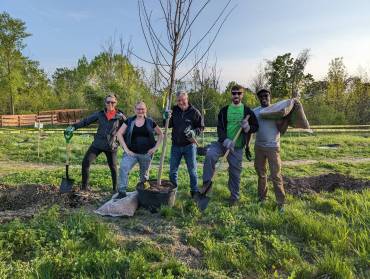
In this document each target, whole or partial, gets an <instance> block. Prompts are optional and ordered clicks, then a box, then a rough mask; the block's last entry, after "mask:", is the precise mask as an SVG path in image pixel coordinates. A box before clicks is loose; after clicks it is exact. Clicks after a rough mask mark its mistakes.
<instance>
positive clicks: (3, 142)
mask: <svg viewBox="0 0 370 279" xmlns="http://www.w3.org/2000/svg"><path fill="white" fill-rule="evenodd" d="M37 137H38V135H37V134H0V160H10V161H20V162H40V163H47V164H61V163H64V162H65V141H64V138H63V136H62V132H60V133H56V134H46V136H45V137H44V138H43V139H42V140H41V144H40V158H38V157H37ZM214 140H215V138H214V137H212V136H210V137H207V138H206V143H210V142H212V141H214ZM92 141H93V136H92V135H87V134H84V135H75V136H74V137H73V139H72V156H71V164H80V163H81V161H82V158H83V156H84V154H85V152H86V150H87V148H88V147H89V145H90V144H91V142H92ZM333 143H337V144H340V147H339V148H337V149H321V148H319V147H320V146H321V145H325V144H333ZM281 146H282V150H281V156H282V159H283V160H298V159H328V158H330V159H336V158H343V157H354V158H364V157H370V137H369V134H363V135H350V134H334V135H321V134H314V135H309V134H305V133H302V134H290V133H288V134H287V135H286V136H283V137H282V140H281ZM169 150H170V148H167V154H169ZM252 150H253V148H252ZM121 157H122V150H121V149H119V153H118V158H121ZM198 159H199V162H201V161H202V159H203V158H202V157H199V158H198ZM158 161H159V152H157V153H156V154H155V158H154V164H156V163H158ZM105 162H106V158H105V156H104V155H101V156H99V157H98V159H97V162H96V163H97V164H105Z"/></svg>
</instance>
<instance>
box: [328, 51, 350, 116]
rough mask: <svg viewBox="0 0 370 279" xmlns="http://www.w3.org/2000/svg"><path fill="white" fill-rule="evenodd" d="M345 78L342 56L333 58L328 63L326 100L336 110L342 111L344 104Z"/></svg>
mask: <svg viewBox="0 0 370 279" xmlns="http://www.w3.org/2000/svg"><path fill="white" fill-rule="evenodd" d="M346 80H347V72H346V67H345V65H344V63H343V57H339V58H338V57H337V58H334V59H333V60H331V62H330V64H329V70H328V75H327V82H328V90H327V93H326V102H327V104H329V105H331V106H333V107H334V109H335V110H336V111H343V110H344V109H345V106H346V94H345V90H346Z"/></svg>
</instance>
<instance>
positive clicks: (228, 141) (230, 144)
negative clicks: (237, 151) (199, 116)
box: [222, 139, 235, 151]
mask: <svg viewBox="0 0 370 279" xmlns="http://www.w3.org/2000/svg"><path fill="white" fill-rule="evenodd" d="M222 145H223V146H224V147H225V148H226V149H230V150H231V151H234V147H235V142H233V141H232V140H231V139H225V140H224V142H223V143H222Z"/></svg>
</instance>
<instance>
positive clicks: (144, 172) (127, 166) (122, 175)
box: [118, 153, 152, 192]
mask: <svg viewBox="0 0 370 279" xmlns="http://www.w3.org/2000/svg"><path fill="white" fill-rule="evenodd" d="M151 162H152V156H150V155H148V154H135V155H134V156H131V155H128V154H126V153H124V154H123V157H122V161H121V164H120V167H119V182H118V191H119V192H126V189H127V184H128V175H129V173H130V171H131V169H132V168H133V167H134V166H135V165H136V164H137V163H139V167H140V182H143V181H145V180H147V179H148V178H149V167H150V163H151Z"/></svg>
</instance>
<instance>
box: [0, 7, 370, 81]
mask: <svg viewBox="0 0 370 279" xmlns="http://www.w3.org/2000/svg"><path fill="white" fill-rule="evenodd" d="M145 2H146V3H147V5H148V8H149V9H150V10H153V19H154V20H155V22H156V23H157V24H156V26H155V27H156V28H157V29H156V30H158V31H159V33H161V31H162V29H161V26H162V25H161V21H160V17H159V11H160V8H159V5H158V0H145ZM202 2H204V1H202V0H194V3H195V9H196V7H199V5H200V3H202ZM225 3H226V1H225V0H213V1H211V3H210V5H209V6H208V8H207V10H206V11H205V12H204V13H203V14H202V16H201V17H200V18H199V21H198V22H197V24H196V25H195V26H194V32H193V34H192V36H193V38H194V40H196V38H199V36H201V35H202V33H203V32H204V31H206V30H207V27H208V26H210V24H211V23H212V20H213V19H214V18H215V17H216V16H217V14H218V11H220V9H221V8H222V7H223V5H224V4H225ZM232 5H233V6H234V5H235V6H236V8H235V9H234V10H233V12H232V14H231V16H230V17H229V18H228V20H227V21H226V23H225V25H224V26H223V28H222V30H221V31H220V34H219V36H218V38H217V40H216V42H215V44H214V46H213V47H212V49H211V52H210V58H209V59H210V62H212V61H214V60H215V58H216V57H217V65H218V68H219V69H220V71H221V82H222V84H223V85H225V84H226V83H227V82H228V81H231V80H235V81H237V82H239V83H241V84H244V85H248V84H250V81H251V80H252V78H253V76H254V75H255V72H256V69H257V68H258V67H259V65H261V64H262V63H264V62H265V61H266V60H271V59H273V58H274V57H276V56H277V55H280V54H284V53H287V52H290V53H292V55H293V56H296V55H297V54H298V53H299V52H300V51H301V50H303V49H310V54H311V57H310V61H309V63H308V65H307V72H310V73H312V74H313V75H314V77H315V78H316V79H320V78H324V77H325V75H326V73H327V70H328V65H329V62H330V60H331V59H333V58H335V57H343V59H344V63H345V65H346V67H347V71H348V73H349V74H358V73H360V72H361V73H363V72H367V73H370V1H368V0H353V1H348V0H310V1H308V0H301V1H295V0H260V1H249V0H232ZM0 11H1V12H3V11H6V12H8V13H9V14H10V15H11V16H12V17H15V18H19V19H21V20H23V21H24V22H25V23H26V26H27V31H28V32H29V33H32V36H31V37H29V38H27V39H26V44H27V47H26V49H25V50H24V54H25V55H26V56H28V57H30V58H31V59H34V60H37V61H39V62H40V65H41V67H42V68H44V69H45V71H46V72H47V73H48V75H49V76H51V75H52V73H53V72H54V70H55V69H56V68H59V67H73V66H75V65H76V63H77V60H78V59H79V58H81V57H82V56H83V55H85V56H86V57H87V58H88V59H92V58H93V57H94V56H95V55H97V54H98V53H99V52H101V51H102V50H103V49H104V47H106V46H107V42H108V41H110V40H111V39H112V38H113V39H114V38H115V41H117V42H118V38H119V37H122V38H123V40H124V41H125V42H128V41H131V43H132V46H133V49H134V51H135V53H137V54H138V55H140V56H141V57H148V58H149V54H148V52H147V50H146V46H145V41H144V39H143V35H142V32H141V29H140V22H139V16H138V8H137V1H136V0H105V1H103V0H89V1H87V0H63V1H62V0H59V1H56V0H0ZM117 48H118V43H117ZM134 63H135V64H137V65H139V66H143V67H148V66H147V65H143V64H142V63H141V62H140V61H135V62H134ZM185 66H187V65H185ZM182 71H186V69H182Z"/></svg>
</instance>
